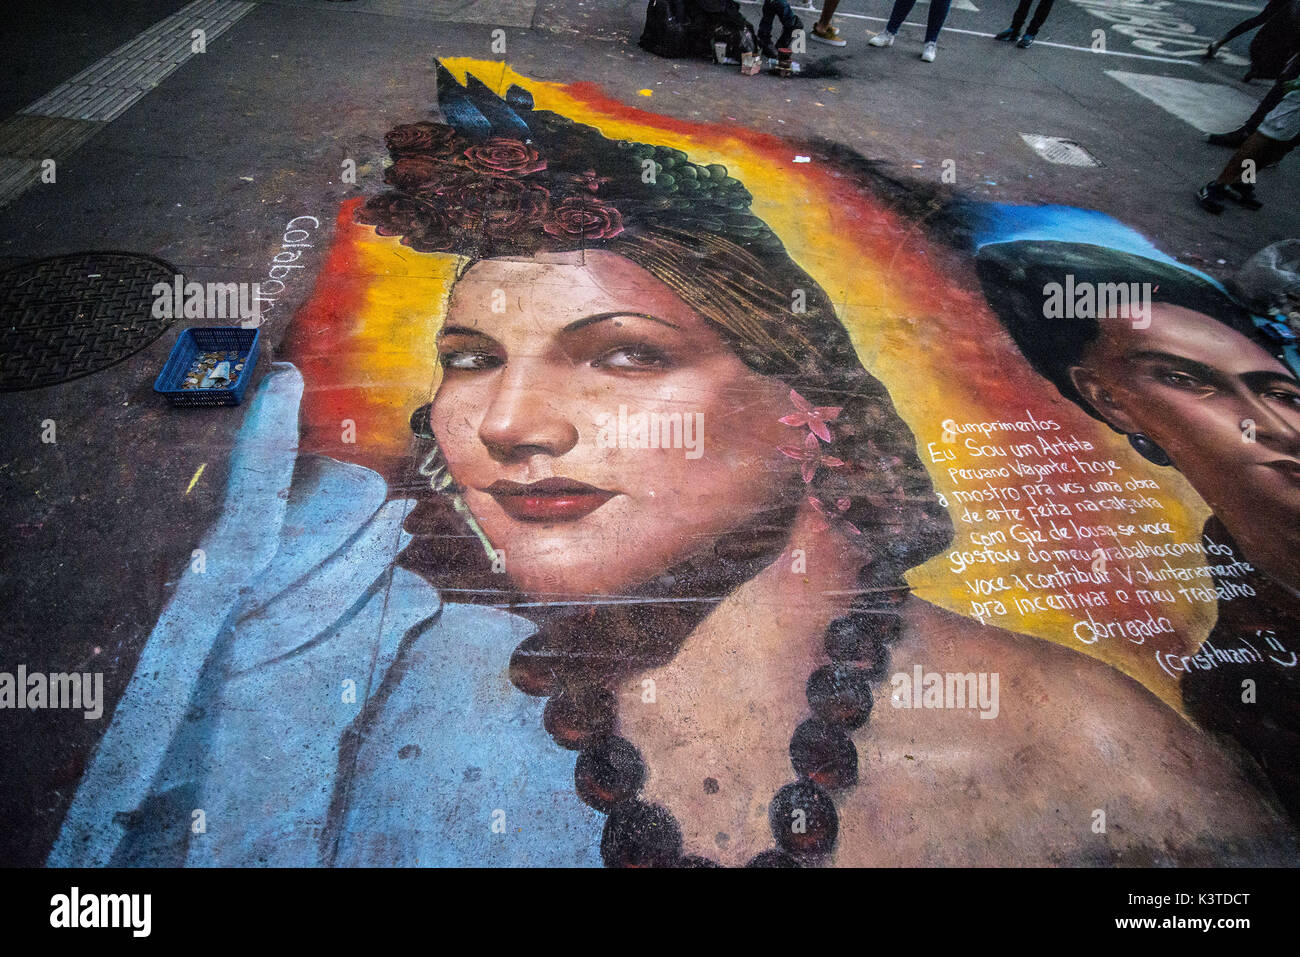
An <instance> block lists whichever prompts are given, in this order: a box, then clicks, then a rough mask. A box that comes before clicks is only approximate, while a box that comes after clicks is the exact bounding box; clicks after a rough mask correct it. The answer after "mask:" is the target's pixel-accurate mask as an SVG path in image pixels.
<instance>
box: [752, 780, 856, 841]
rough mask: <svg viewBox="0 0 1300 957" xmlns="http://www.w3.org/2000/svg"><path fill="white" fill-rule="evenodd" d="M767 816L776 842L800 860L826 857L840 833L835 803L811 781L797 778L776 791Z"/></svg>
mask: <svg viewBox="0 0 1300 957" xmlns="http://www.w3.org/2000/svg"><path fill="white" fill-rule="evenodd" d="M767 817H768V823H769V824H771V825H772V836H773V837H774V838H776V843H777V845H778V846H779V847H780V848H781V849H782V850H783V851H785V852H786V853H787V854H790V855H791V856H793V857H796V858H799V859H806V858H817V857H825V856H826V855H827V854H829V853H830V852H831V851H832V850H833V849H834V847H835V839H836V838H837V837H838V836H839V831H840V821H839V814H838V813H836V811H835V802H834V801H832V800H831V798H830V795H828V794H827V793H826V792H825V791H823V790H822V789H821V788H819V787H818V786H817V785H816V784H813V783H812V782H811V781H795V782H794V783H793V784H787V785H786V786H785V787H783V788H781V790H779V791H777V792H776V796H775V797H774V798H772V804H771V806H770V807H769V808H768V814H767Z"/></svg>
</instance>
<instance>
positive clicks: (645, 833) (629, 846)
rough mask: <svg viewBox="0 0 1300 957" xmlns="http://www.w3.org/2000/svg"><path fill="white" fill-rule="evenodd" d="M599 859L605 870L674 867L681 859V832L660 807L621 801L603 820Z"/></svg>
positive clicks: (670, 816)
mask: <svg viewBox="0 0 1300 957" xmlns="http://www.w3.org/2000/svg"><path fill="white" fill-rule="evenodd" d="M600 856H601V859H602V860H604V862H605V866H606V867H673V866H675V865H676V864H677V862H678V860H679V859H680V858H681V856H682V832H681V830H680V829H679V828H678V827H677V822H676V821H675V820H673V816H672V815H671V814H669V813H668V811H666V810H665V809H663V808H661V807H660V806H659V805H657V804H647V803H645V802H644V801H624V802H622V803H621V804H618V805H615V807H614V809H613V810H611V811H610V812H609V817H608V818H607V819H606V821H605V831H604V833H603V834H602V835H601V838H600Z"/></svg>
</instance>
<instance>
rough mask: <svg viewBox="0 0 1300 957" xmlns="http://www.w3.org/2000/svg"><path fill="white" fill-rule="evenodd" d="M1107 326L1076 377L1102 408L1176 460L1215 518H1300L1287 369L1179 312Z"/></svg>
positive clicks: (1295, 426) (1297, 402)
mask: <svg viewBox="0 0 1300 957" xmlns="http://www.w3.org/2000/svg"><path fill="white" fill-rule="evenodd" d="M1102 326H1103V332H1104V334H1103V335H1102V336H1100V337H1098V339H1097V340H1096V341H1094V342H1093V343H1092V344H1090V345H1089V347H1088V349H1087V351H1086V353H1085V354H1084V356H1083V358H1082V362H1081V363H1080V365H1079V366H1077V367H1076V368H1075V369H1074V370H1072V376H1073V379H1074V382H1075V385H1076V387H1077V388H1078V389H1079V391H1080V392H1081V393H1082V394H1083V395H1084V396H1086V397H1087V398H1088V400H1089V401H1090V402H1091V403H1092V404H1093V406H1094V408H1096V409H1097V410H1098V411H1099V412H1100V413H1101V414H1102V415H1103V416H1104V417H1105V418H1106V419H1107V420H1108V421H1109V422H1110V423H1111V424H1112V425H1114V426H1115V427H1117V428H1119V429H1121V430H1123V431H1125V432H1128V433H1134V432H1142V433H1144V434H1145V435H1147V436H1148V437H1150V438H1151V439H1152V440H1153V441H1154V442H1156V444H1158V445H1159V446H1160V447H1161V448H1163V449H1164V450H1165V451H1166V452H1168V454H1169V457H1170V458H1171V460H1172V461H1173V464H1174V466H1175V467H1176V468H1177V469H1178V470H1179V471H1180V472H1182V473H1183V475H1184V476H1185V477H1186V478H1187V480H1188V481H1189V482H1190V483H1191V484H1192V486H1193V487H1194V488H1196V489H1197V490H1198V491H1199V492H1200V493H1201V495H1202V497H1203V498H1205V500H1206V501H1207V502H1209V503H1210V504H1211V505H1212V506H1213V507H1214V508H1215V509H1216V511H1224V512H1232V511H1238V510H1253V509H1258V508H1267V509H1269V510H1270V511H1274V510H1281V511H1285V512H1287V513H1289V514H1292V515H1300V382H1297V380H1296V378H1295V376H1294V375H1293V374H1292V373H1291V372H1290V371H1289V370H1288V369H1287V368H1286V367H1285V366H1284V365H1283V364H1282V363H1281V362H1279V361H1278V360H1277V359H1276V358H1274V357H1273V356H1271V355H1270V354H1269V353H1268V352H1266V351H1265V350H1264V349H1263V348H1261V347H1260V346H1258V345H1257V344H1255V343H1254V342H1251V341H1250V339H1248V338H1247V337H1246V336H1244V335H1242V334H1241V333H1239V332H1237V331H1235V330H1234V329H1231V328H1229V327H1228V326H1226V325H1224V324H1223V323H1221V322H1217V321H1216V320H1214V319H1213V318H1211V317H1210V316H1207V315H1205V314H1203V313H1199V312H1194V311H1192V310H1190V309H1186V308H1183V307H1180V306H1174V305H1170V304H1164V303H1156V304H1154V305H1153V306H1152V310H1151V323H1150V325H1149V326H1148V327H1147V328H1145V329H1136V328H1134V326H1133V324H1132V323H1131V322H1128V321H1125V320H1123V319H1111V320H1103V323H1102ZM1250 435H1253V439H1254V440H1253V441H1250V440H1249V439H1248V436H1250Z"/></svg>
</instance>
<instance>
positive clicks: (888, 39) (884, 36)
mask: <svg viewBox="0 0 1300 957" xmlns="http://www.w3.org/2000/svg"><path fill="white" fill-rule="evenodd" d="M893 42H894V35H893V34H892V33H890V32H889V31H888V30H881V31H880V32H879V33H877V34H876V35H875V36H874V37H872V38H871V39H870V40H868V41H867V43H868V44H870V45H871V46H873V47H887V46H889V45H890V44H891V43H893Z"/></svg>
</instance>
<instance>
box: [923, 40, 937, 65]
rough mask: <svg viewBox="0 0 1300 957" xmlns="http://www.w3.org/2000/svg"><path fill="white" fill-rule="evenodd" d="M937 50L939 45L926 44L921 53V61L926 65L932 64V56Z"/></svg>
mask: <svg viewBox="0 0 1300 957" xmlns="http://www.w3.org/2000/svg"><path fill="white" fill-rule="evenodd" d="M938 50H939V44H937V43H927V44H926V45H925V49H924V50H922V51H921V59H922V60H924V61H925V62H926V63H933V62H934V55H935V53H937V52H938Z"/></svg>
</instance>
